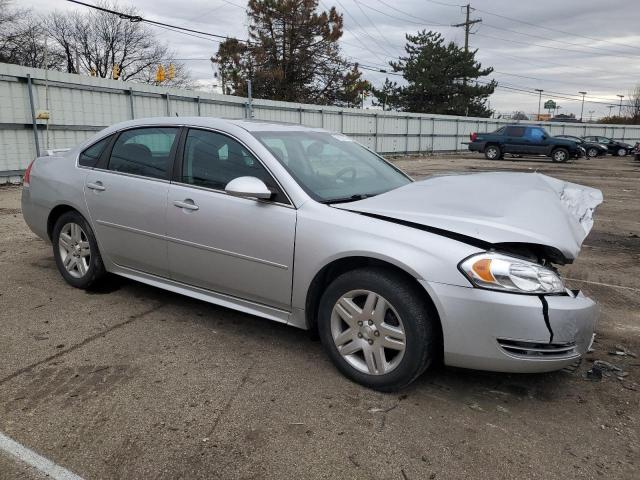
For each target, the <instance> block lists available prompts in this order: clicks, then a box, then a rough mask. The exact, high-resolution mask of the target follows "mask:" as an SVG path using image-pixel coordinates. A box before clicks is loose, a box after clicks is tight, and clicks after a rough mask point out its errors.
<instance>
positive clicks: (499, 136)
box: [469, 125, 585, 162]
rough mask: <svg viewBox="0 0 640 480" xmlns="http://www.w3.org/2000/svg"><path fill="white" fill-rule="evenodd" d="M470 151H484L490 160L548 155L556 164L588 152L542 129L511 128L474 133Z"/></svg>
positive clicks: (527, 126)
mask: <svg viewBox="0 0 640 480" xmlns="http://www.w3.org/2000/svg"><path fill="white" fill-rule="evenodd" d="M470 138H471V142H470V143H469V150H471V151H472V152H482V153H484V156H485V157H486V158H488V159H489V160H496V159H501V158H504V154H505V153H511V154H518V155H546V156H547V157H551V160H553V161H554V162H566V161H567V160H569V159H570V158H575V157H583V156H584V155H585V150H584V148H582V147H581V146H580V145H578V143H577V142H575V141H573V140H568V139H566V138H558V137H552V136H551V135H549V133H547V131H546V130H545V129H544V128H542V127H536V126H529V125H507V126H504V127H502V128H499V129H498V130H496V131H495V132H492V133H472V134H471V135H470Z"/></svg>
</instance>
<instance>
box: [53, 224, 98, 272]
mask: <svg viewBox="0 0 640 480" xmlns="http://www.w3.org/2000/svg"><path fill="white" fill-rule="evenodd" d="M58 248H59V250H60V259H61V260H62V266H63V267H64V269H65V270H66V271H67V272H68V273H69V275H71V276H72V277H74V278H82V277H84V276H85V275H86V273H87V271H88V270H89V265H90V262H91V246H90V244H89V237H87V234H86V233H85V231H84V230H83V229H82V227H81V226H80V225H78V224H77V223H72V222H70V223H67V224H65V225H64V226H63V227H62V229H61V230H60V235H59V237H58Z"/></svg>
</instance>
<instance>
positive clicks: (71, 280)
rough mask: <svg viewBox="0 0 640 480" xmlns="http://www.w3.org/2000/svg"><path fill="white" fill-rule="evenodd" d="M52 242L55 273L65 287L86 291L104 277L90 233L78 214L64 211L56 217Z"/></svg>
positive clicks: (94, 240) (91, 232)
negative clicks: (58, 273)
mask: <svg viewBox="0 0 640 480" xmlns="http://www.w3.org/2000/svg"><path fill="white" fill-rule="evenodd" d="M52 243H53V256H54V257H55V260H56V265H57V267H58V270H59V271H60V274H61V275H62V277H63V278H64V279H65V281H66V282H67V283H68V284H69V285H71V286H73V287H76V288H83V289H87V288H90V287H91V286H93V285H95V284H96V283H97V282H98V281H99V280H101V279H102V278H103V277H104V276H105V274H106V271H105V268H104V264H103V263H102V257H101V256H100V252H99V251H98V243H97V242H96V239H95V236H94V234H93V230H92V229H91V226H90V225H89V224H88V223H87V221H86V220H85V219H84V217H83V216H82V215H80V214H79V213H78V212H75V211H70V212H66V213H64V214H62V215H61V216H60V218H58V220H57V221H56V223H55V225H54V226H53V234H52Z"/></svg>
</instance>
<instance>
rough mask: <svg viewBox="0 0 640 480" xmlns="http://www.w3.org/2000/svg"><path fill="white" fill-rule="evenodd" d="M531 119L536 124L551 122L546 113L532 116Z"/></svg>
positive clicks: (549, 116)
mask: <svg viewBox="0 0 640 480" xmlns="http://www.w3.org/2000/svg"><path fill="white" fill-rule="evenodd" d="M532 118H534V119H535V120H536V121H537V122H548V121H549V120H551V115H550V114H548V113H541V114H540V115H533V116H532Z"/></svg>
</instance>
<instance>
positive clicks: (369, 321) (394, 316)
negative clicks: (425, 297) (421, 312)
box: [331, 290, 406, 375]
mask: <svg viewBox="0 0 640 480" xmlns="http://www.w3.org/2000/svg"><path fill="white" fill-rule="evenodd" d="M331 335H332V337H333V341H334V344H335V346H336V348H337V349H338V352H339V353H340V355H342V357H343V358H344V359H345V360H346V361H347V363H349V365H351V366H352V367H353V368H355V369H356V370H358V371H360V372H362V373H366V374H369V375H384V374H387V373H389V372H391V371H393V370H394V369H395V368H396V367H397V366H398V365H399V364H400V362H401V361H402V357H403V356H404V352H405V348H406V335H405V329H404V325H403V323H402V319H401V318H400V315H398V312H397V311H396V309H395V308H393V305H391V304H390V303H389V302H388V301H387V300H386V299H385V298H384V297H382V296H381V295H378V294H377V293H375V292H372V291H370V290H352V291H350V292H347V293H345V294H344V295H343V296H342V297H340V298H339V299H338V301H337V302H336V304H335V305H334V307H333V310H332V312H331Z"/></svg>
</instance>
